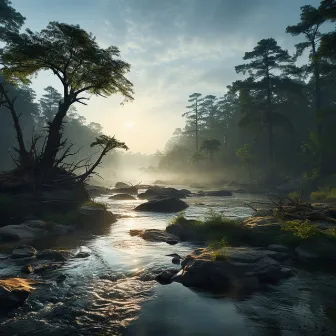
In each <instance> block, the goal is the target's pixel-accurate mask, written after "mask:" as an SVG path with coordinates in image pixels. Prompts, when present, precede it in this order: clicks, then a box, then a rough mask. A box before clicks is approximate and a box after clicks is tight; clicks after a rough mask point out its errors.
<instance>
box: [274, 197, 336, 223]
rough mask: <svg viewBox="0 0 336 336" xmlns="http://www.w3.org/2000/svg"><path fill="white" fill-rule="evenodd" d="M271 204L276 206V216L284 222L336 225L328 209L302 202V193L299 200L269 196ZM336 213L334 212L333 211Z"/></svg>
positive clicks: (329, 208) (335, 220) (335, 219)
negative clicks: (323, 222)
mask: <svg viewBox="0 0 336 336" xmlns="http://www.w3.org/2000/svg"><path fill="white" fill-rule="evenodd" d="M270 200H271V202H272V203H273V204H274V205H275V206H276V210H275V211H276V214H277V215H278V216H279V217H281V218H282V219H285V220H291V219H293V220H303V221H304V220H309V221H325V222H330V223H335V224H336V218H334V216H332V217H331V216H330V210H331V209H334V208H333V207H332V206H330V207H318V206H313V205H312V204H311V203H310V202H307V201H303V197H302V193H301V197H299V198H291V197H279V196H271V197H270ZM335 213H336V211H335Z"/></svg>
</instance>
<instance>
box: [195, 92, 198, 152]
mask: <svg viewBox="0 0 336 336" xmlns="http://www.w3.org/2000/svg"><path fill="white" fill-rule="evenodd" d="M195 116H196V152H198V148H199V145H198V99H197V97H196V112H195Z"/></svg>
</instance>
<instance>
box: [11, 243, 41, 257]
mask: <svg viewBox="0 0 336 336" xmlns="http://www.w3.org/2000/svg"><path fill="white" fill-rule="evenodd" d="M36 253H37V251H36V250H35V248H34V247H32V246H29V245H21V246H19V247H16V248H15V249H14V250H13V251H12V258H32V257H35V255H36Z"/></svg>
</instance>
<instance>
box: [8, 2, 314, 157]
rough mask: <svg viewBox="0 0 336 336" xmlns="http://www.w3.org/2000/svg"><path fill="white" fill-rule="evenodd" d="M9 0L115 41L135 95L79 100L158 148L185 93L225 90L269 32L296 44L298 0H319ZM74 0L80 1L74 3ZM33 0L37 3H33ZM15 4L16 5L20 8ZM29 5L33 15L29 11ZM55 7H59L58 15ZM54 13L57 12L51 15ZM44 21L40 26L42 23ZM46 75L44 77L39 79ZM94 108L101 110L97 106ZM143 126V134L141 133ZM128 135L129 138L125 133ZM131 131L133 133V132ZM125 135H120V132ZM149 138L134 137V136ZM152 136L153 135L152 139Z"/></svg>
mask: <svg viewBox="0 0 336 336" xmlns="http://www.w3.org/2000/svg"><path fill="white" fill-rule="evenodd" d="M44 1H45V0H34V1H33V0H32V5H31V4H30V2H29V4H27V2H26V1H24V0H13V3H14V5H16V4H19V3H20V4H21V6H23V7H22V13H23V14H24V15H26V14H27V18H28V19H27V22H29V24H30V23H32V22H33V23H34V24H36V25H38V24H41V22H42V21H43V26H44V25H45V24H44V22H45V21H46V20H48V21H51V20H58V21H63V22H64V21H65V22H71V23H79V24H80V25H81V26H82V27H83V28H84V29H87V30H89V31H92V32H93V34H94V35H96V36H97V41H98V42H99V44H100V45H101V46H102V47H107V46H109V45H116V46H118V47H119V49H120V51H121V57H122V58H123V59H124V60H125V61H127V62H129V63H130V64H131V72H130V73H129V74H128V76H127V77H128V78H129V79H130V80H131V81H132V83H134V86H135V87H134V88H135V101H134V103H132V104H127V105H125V106H124V107H120V105H119V104H120V101H121V100H122V99H121V97H120V96H112V97H110V98H108V99H102V98H99V99H98V98H97V99H93V100H92V101H91V102H90V105H89V106H88V107H81V106H80V107H79V109H80V111H81V112H83V114H84V115H85V117H87V120H88V121H97V122H101V123H102V125H103V127H104V129H105V131H106V132H107V133H109V134H114V132H119V128H118V126H117V125H119V124H120V123H122V120H123V119H127V118H131V119H133V120H134V122H136V124H137V125H140V124H141V123H143V125H144V126H143V128H142V127H140V126H139V128H135V129H134V130H132V134H131V135H128V134H126V133H125V132H126V131H125V130H124V131H123V132H121V130H120V132H121V133H120V137H121V138H122V140H125V141H126V142H130V143H131V145H132V149H133V150H135V151H155V149H156V148H160V149H162V148H163V146H164V143H165V142H166V140H167V138H168V137H169V136H170V135H171V134H172V133H173V131H174V129H175V128H176V127H183V119H182V118H181V117H180V116H181V114H182V113H183V112H184V109H185V106H186V101H187V98H188V95H189V94H191V93H192V92H202V93H204V94H211V93H212V94H215V95H222V94H223V93H224V92H225V90H226V86H227V85H229V84H231V83H232V81H234V80H236V79H237V78H239V77H238V75H237V74H236V73H235V70H234V67H235V66H236V65H238V64H241V63H243V60H242V57H243V55H244V53H245V52H246V51H251V50H252V49H253V48H254V46H255V45H256V43H257V42H258V41H259V40H260V39H262V38H268V37H274V38H275V39H276V40H278V41H279V44H280V45H281V46H283V47H284V48H287V49H289V50H290V51H292V50H293V45H294V44H295V43H296V42H297V41H296V40H295V39H293V38H292V37H291V36H289V35H288V34H286V33H285V28H286V26H287V25H289V24H295V23H296V22H297V21H298V19H299V13H300V6H302V5H305V4H307V3H310V4H312V5H315V6H316V5H318V4H319V3H320V0H281V1H279V0H278V1H276V0H99V1H98V0H97V1H90V0H84V1H83V2H81V5H80V6H78V3H79V2H80V1H79V0H76V1H68V0H67V1H66V0H59V2H55V1H54V2H53V3H52V10H50V8H49V7H48V8H47V9H45V11H44V12H43V8H44V6H43V4H44ZM75 2H77V4H75ZM34 4H35V7H36V8H35V7H34ZM19 10H20V8H19ZM29 10H31V14H30V16H31V17H30V18H29V15H28V14H29V13H27V11H29ZM57 13H58V14H57ZM56 14H57V15H56ZM41 28H42V27H39V29H41ZM48 81H49V78H47V77H46V78H45V80H44V81H43V84H42V85H44V86H46V83H48ZM96 111H99V113H95V112H96ZM144 133H145V134H144ZM128 136H129V137H130V139H127V137H128ZM131 136H133V137H134V139H133V138H131ZM124 137H125V138H124ZM142 138H143V139H146V141H139V139H142ZM150 139H151V140H150Z"/></svg>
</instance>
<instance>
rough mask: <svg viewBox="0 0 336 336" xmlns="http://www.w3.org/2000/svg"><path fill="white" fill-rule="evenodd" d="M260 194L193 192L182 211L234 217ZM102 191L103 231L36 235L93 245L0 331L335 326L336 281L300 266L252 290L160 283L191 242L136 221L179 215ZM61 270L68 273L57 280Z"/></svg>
mask: <svg viewBox="0 0 336 336" xmlns="http://www.w3.org/2000/svg"><path fill="white" fill-rule="evenodd" d="M256 198H258V197H256V196H255V195H254V196H252V195H242V194H239V195H238V194H237V195H234V196H233V197H223V198H221V197H213V198H212V197H200V198H198V197H192V198H189V199H188V200H187V202H188V203H189V205H190V207H189V208H188V209H187V210H186V211H185V215H186V216H187V217H190V218H202V217H204V215H205V214H206V213H207V211H208V209H209V208H212V209H214V210H216V211H217V212H221V213H223V214H224V215H226V216H231V217H248V216H250V215H251V214H252V210H251V209H250V208H249V207H247V206H246V205H245V202H246V201H251V200H255V199H256ZM97 200H99V201H104V202H106V203H108V207H109V210H111V211H112V212H113V213H115V214H117V215H120V217H121V218H120V219H119V220H118V222H117V223H114V224H112V225H111V226H110V227H109V228H108V229H106V230H105V231H104V232H99V235H98V234H88V233H87V234H83V233H76V234H74V235H72V236H70V237H60V238H56V239H55V238H53V239H52V240H48V241H43V242H38V243H37V245H36V247H37V248H65V249H79V248H81V249H88V250H90V253H91V255H90V257H89V258H86V259H74V260H71V261H69V262H67V263H66V265H65V266H64V267H63V268H61V269H59V270H56V271H52V272H50V273H48V276H46V277H45V278H44V280H45V284H44V285H41V286H38V289H37V290H36V291H35V292H34V293H33V294H31V296H30V297H29V299H28V301H27V304H26V305H25V306H24V307H22V308H21V309H19V310H17V311H16V312H14V313H13V314H12V315H11V316H10V317H6V318H3V319H0V322H1V325H0V335H36V336H37V335H38V336H42V335H119V334H122V335H137V336H145V335H160V336H161V335H162V336H163V335H176V336H180V335H181V336H182V335H183V336H184V335H233V336H234V335H286V336H287V335H288V336H289V335H336V327H335V324H334V322H335V321H336V305H335V302H336V283H335V278H334V276H332V275H330V274H329V275H328V274H325V273H322V272H319V271H313V272H310V271H304V270H297V271H296V274H295V276H294V277H292V278H290V279H288V280H286V281H284V282H282V283H281V284H280V285H279V286H270V287H269V288H268V289H267V290H264V291H262V292H261V293H257V294H255V295H253V296H252V297H247V298H228V297H220V296H214V295H210V294H205V293H199V292H195V291H193V290H191V289H188V288H186V287H183V286H182V285H180V284H178V283H173V284H171V285H167V286H162V285H160V284H158V283H156V282H155V281H154V280H153V279H154V277H155V274H158V273H159V272H160V271H162V270H165V269H168V268H175V267H178V266H174V265H173V264H172V263H171V258H170V257H167V256H166V255H167V254H170V253H178V254H180V255H186V254H188V253H189V252H190V251H192V250H193V249H194V248H195V246H194V245H192V244H188V243H179V244H177V245H174V246H171V245H168V244H165V243H154V242H148V241H144V240H143V239H141V238H139V237H132V236H130V235H129V231H130V229H152V228H157V229H164V228H165V227H166V226H167V224H168V223H169V221H170V220H171V219H172V217H173V215H168V214H154V213H137V212H134V211H133V208H134V207H135V206H136V205H137V204H139V203H141V201H112V200H108V196H104V197H99V198H98V199H97ZM0 263H1V266H0V276H1V277H4V276H11V275H17V274H19V273H18V272H19V270H20V269H21V267H22V264H20V262H19V261H17V262H16V264H13V261H8V260H3V261H0ZM60 273H62V274H64V275H66V276H67V278H66V280H65V281H64V282H63V283H61V284H57V283H56V282H55V281H54V279H55V277H56V276H57V275H59V274H60Z"/></svg>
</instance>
